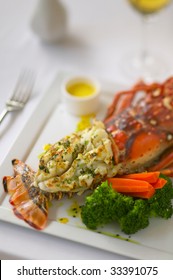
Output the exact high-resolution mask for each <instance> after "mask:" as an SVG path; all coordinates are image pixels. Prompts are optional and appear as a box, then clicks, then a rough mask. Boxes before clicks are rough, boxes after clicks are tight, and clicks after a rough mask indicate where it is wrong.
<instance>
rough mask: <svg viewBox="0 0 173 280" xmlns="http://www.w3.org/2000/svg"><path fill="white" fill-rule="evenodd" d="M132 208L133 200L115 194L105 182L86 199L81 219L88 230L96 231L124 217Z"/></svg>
mask: <svg viewBox="0 0 173 280" xmlns="http://www.w3.org/2000/svg"><path fill="white" fill-rule="evenodd" d="M132 207H133V198H132V197H128V196H123V195H121V194H120V193H117V192H115V191H114V190H113V189H112V187H111V186H109V185H108V182H107V181H106V182H103V183H102V184H101V185H100V186H99V187H97V188H96V189H95V191H94V192H93V193H92V194H91V195H89V196H87V197H86V199H85V205H83V206H82V209H81V218H82V221H83V223H84V224H85V225H86V226H87V227H88V228H90V229H96V228H97V227H98V226H101V225H104V224H107V223H109V222H111V221H113V220H116V219H117V218H120V217H121V216H124V215H125V214H126V213H127V212H128V211H129V210H130V209H132Z"/></svg>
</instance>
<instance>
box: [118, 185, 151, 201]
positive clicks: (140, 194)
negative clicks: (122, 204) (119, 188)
mask: <svg viewBox="0 0 173 280" xmlns="http://www.w3.org/2000/svg"><path fill="white" fill-rule="evenodd" d="M123 194H125V195H129V196H133V197H137V198H144V199H145V198H146V199H149V198H151V197H152V196H153V195H154V194H155V188H154V187H151V188H150V189H149V190H148V191H146V192H134V193H131V192H129V193H123Z"/></svg>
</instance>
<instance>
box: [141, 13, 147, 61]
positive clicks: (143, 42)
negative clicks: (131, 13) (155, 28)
mask: <svg viewBox="0 0 173 280" xmlns="http://www.w3.org/2000/svg"><path fill="white" fill-rule="evenodd" d="M148 20H149V19H148V16H147V15H143V16H142V22H141V29H142V30H141V62H142V64H143V65H145V64H146V63H147V58H148V57H149V53H148V45H147V42H148V38H147V37H148V24H149V21H148Z"/></svg>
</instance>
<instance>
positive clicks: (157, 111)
mask: <svg viewBox="0 0 173 280" xmlns="http://www.w3.org/2000/svg"><path fill="white" fill-rule="evenodd" d="M104 123H105V126H106V130H107V131H108V132H109V133H110V134H111V136H112V138H113V148H114V149H113V150H114V158H115V159H116V163H117V164H119V163H121V165H122V166H121V170H120V171H119V173H120V174H124V173H132V172H142V171H146V170H148V171H162V172H163V173H165V174H166V175H169V176H172V175H173V168H172V167H173V78H169V79H168V80H166V81H165V82H164V83H163V84H159V83H153V84H150V85H147V84H144V83H139V84H137V85H135V86H134V87H133V88H132V89H131V90H130V91H124V92H120V93H118V94H116V95H115V98H114V100H113V102H112V104H111V105H110V106H109V108H108V112H107V116H106V118H105V120H104Z"/></svg>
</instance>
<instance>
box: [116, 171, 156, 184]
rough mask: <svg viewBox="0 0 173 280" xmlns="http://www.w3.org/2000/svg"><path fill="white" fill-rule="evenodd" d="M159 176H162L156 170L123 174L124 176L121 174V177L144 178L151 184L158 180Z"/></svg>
mask: <svg viewBox="0 0 173 280" xmlns="http://www.w3.org/2000/svg"><path fill="white" fill-rule="evenodd" d="M159 176H160V172H159V171H155V172H142V173H134V174H128V175H123V176H121V178H127V179H135V180H144V181H147V182H148V183H150V184H151V183H152V184H153V183H156V182H157V180H158V179H159Z"/></svg>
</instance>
